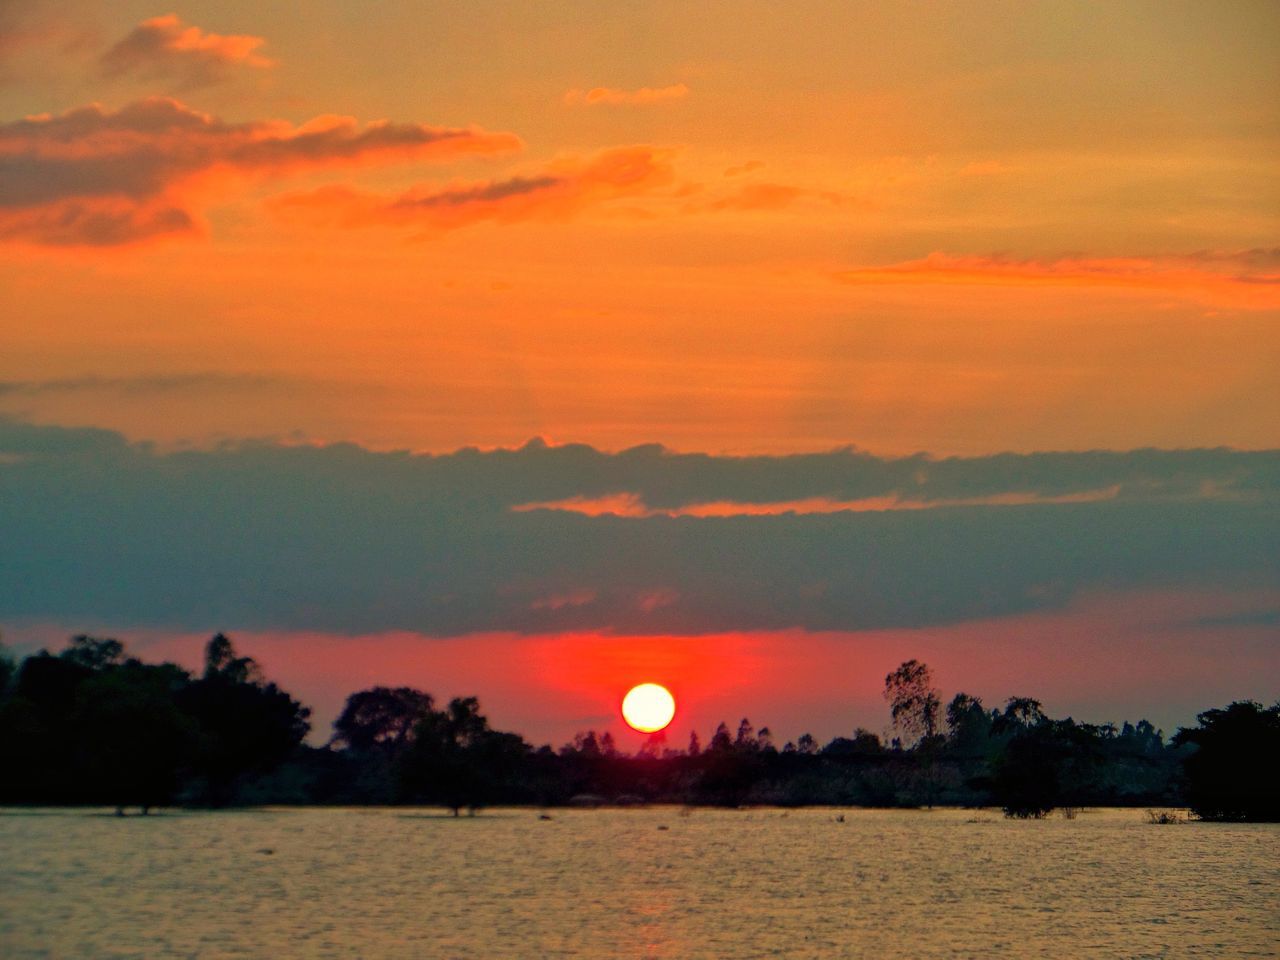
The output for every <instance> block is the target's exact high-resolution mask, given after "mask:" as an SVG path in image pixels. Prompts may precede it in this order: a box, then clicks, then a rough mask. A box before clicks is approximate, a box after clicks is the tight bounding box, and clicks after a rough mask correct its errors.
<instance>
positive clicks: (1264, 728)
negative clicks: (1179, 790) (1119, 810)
mask: <svg viewBox="0 0 1280 960" xmlns="http://www.w3.org/2000/svg"><path fill="white" fill-rule="evenodd" d="M1196 719H1197V720H1198V721H1199V726H1197V727H1193V728H1191V729H1182V730H1179V731H1178V733H1177V735H1176V736H1175V737H1174V742H1175V743H1178V744H1185V745H1188V746H1189V747H1191V748H1192V752H1191V753H1190V755H1189V756H1188V757H1187V759H1186V763H1185V770H1186V779H1187V784H1186V793H1187V802H1188V803H1189V804H1190V805H1191V808H1192V809H1193V810H1195V812H1196V813H1197V814H1198V815H1199V816H1201V817H1203V818H1205V819H1206V820H1262V821H1270V822H1276V821H1280V703H1277V704H1275V705H1274V706H1271V707H1267V708H1265V709H1264V708H1263V707H1262V705H1261V704H1258V703H1254V702H1252V701H1238V702H1236V703H1233V704H1231V705H1230V706H1228V707H1225V708H1224V709H1221V710H1206V711H1205V712H1204V713H1202V714H1200V715H1199V716H1198V717H1197V718H1196Z"/></svg>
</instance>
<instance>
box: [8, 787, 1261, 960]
mask: <svg viewBox="0 0 1280 960" xmlns="http://www.w3.org/2000/svg"><path fill="white" fill-rule="evenodd" d="M840 815H843V816H844V822H838V821H837V819H836V818H837V817H838V816H840ZM551 816H552V819H551V820H540V819H539V817H538V812H537V811H530V810H493V811H486V812H484V813H483V814H481V815H480V816H478V817H476V818H475V819H468V818H465V817H464V818H462V819H459V820H454V819H453V818H450V817H446V816H442V815H439V814H437V813H436V812H435V811H429V810H421V811H418V810H402V809H400V810H317V809H310V810H262V811H242V812H231V813H217V814H212V813H167V814H164V815H160V816H152V817H148V818H142V817H128V818H124V819H119V818H116V817H113V816H109V815H102V814H97V813H88V812H85V811H54V810H39V811H16V810H9V811H0V956H3V957H4V958H6V960H36V958H40V960H45V958H49V960H53V958H57V960H79V958H86V960H89V958H107V957H110V958H126V957H128V958H146V960H158V958H170V957H173V958H178V957H181V958H198V960H215V958H216V960H222V958H233V957H234V958H245V957H252V958H280V960H283V958H292V957H299V958H306V957H317V958H319V957H326V958H327V957H343V958H370V960H376V958H405V960H410V958H412V960H418V958H476V960H495V958H503V957H530V958H540V957H580V958H603V957H622V958H632V957H672V958H694V957H717V958H733V960H745V958H751V957H813V958H832V957H867V958H877V960H879V958H891V957H901V958H912V960H923V958H933V957H982V958H987V957H1010V958H1032V957H1051V958H1073V957H1081V958H1086V957H1098V958H1102V957H1106V958H1120V957H1161V958H1177V957H1227V958H1244V957H1277V956H1280V827H1277V826H1274V825H1271V826H1267V825H1260V826H1246V825H1214V824H1194V823H1188V824H1174V825H1166V826H1157V825H1153V824H1150V823H1147V822H1146V817H1145V814H1144V813H1143V812H1142V811H1133V810H1110V811H1086V812H1084V813H1082V814H1080V816H1079V817H1077V818H1076V819H1074V820H1066V819H1061V818H1059V819H1050V820H1044V821H1030V822H1018V821H1008V820H1004V819H1003V818H1001V817H1000V816H999V815H998V814H996V813H989V812H988V813H983V812H975V811H956V810H939V811H934V812H924V811H867V810H850V811H843V812H842V811H833V810H817V809H813V810H792V811H782V810H751V811H711V810H695V811H691V812H688V811H681V810H679V809H675V808H650V809H644V810H598V811H585V810H584V811H553V812H552V813H551Z"/></svg>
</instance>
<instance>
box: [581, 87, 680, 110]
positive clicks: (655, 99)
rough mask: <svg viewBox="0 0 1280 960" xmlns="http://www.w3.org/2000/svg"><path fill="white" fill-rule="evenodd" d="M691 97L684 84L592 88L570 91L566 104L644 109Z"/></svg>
mask: <svg viewBox="0 0 1280 960" xmlns="http://www.w3.org/2000/svg"><path fill="white" fill-rule="evenodd" d="M687 96H689V88H688V87H687V86H686V85H685V84H683V83H673V84H671V85H670V86H666V87H640V88H639V89H638V90H622V89H619V88H617V87H592V88H591V89H590V90H579V89H574V90H569V91H568V92H566V93H565V95H564V102H565V103H566V104H568V105H569V106H571V107H577V106H582V107H600V106H605V107H644V106H651V105H653V104H656V103H670V102H671V101H672V100H683V99H684V98H685V97H687Z"/></svg>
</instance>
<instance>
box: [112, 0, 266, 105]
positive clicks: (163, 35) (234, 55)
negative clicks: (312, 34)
mask: <svg viewBox="0 0 1280 960" xmlns="http://www.w3.org/2000/svg"><path fill="white" fill-rule="evenodd" d="M265 42H266V41H265V40H263V39H262V37H254V36H248V35H243V34H240V35H230V36H223V35H220V34H216V33H205V32H204V31H203V30H201V29H200V28H199V27H192V26H184V25H183V23H182V21H181V20H179V19H178V17H177V15H176V14H167V15H166V16H163V17H152V18H151V19H150V20H143V21H142V22H141V23H140V24H138V25H137V26H136V27H134V29H133V30H132V31H131V32H130V33H129V34H128V35H127V36H126V37H124V38H123V39H122V40H120V41H119V42H118V43H116V44H115V45H114V46H113V47H111V49H109V50H107V51H106V52H105V53H103V54H102V56H101V57H100V58H99V66H100V68H101V70H102V73H103V75H104V76H106V77H120V76H127V75H134V76H137V77H140V78H141V79H144V80H156V79H172V80H175V81H177V82H178V84H179V86H180V87H182V88H184V89H192V88H195V87H203V86H208V85H210V84H214V83H218V82H220V81H222V80H225V79H226V78H227V76H228V75H229V72H230V70H231V69H232V68H234V67H241V66H243V67H254V68H257V69H265V68H267V67H271V66H274V65H275V61H273V60H270V59H268V58H267V57H264V56H262V55H261V54H259V53H258V52H257V51H258V48H259V47H261V46H262V45H263V44H264V43H265Z"/></svg>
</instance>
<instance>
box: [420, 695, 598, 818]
mask: <svg viewBox="0 0 1280 960" xmlns="http://www.w3.org/2000/svg"><path fill="white" fill-rule="evenodd" d="M591 739H592V742H593V743H594V742H595V735H594V734H592V735H591ZM595 750H596V755H597V756H599V755H600V751H599V746H598V745H596V747H595ZM529 752H530V750H529V745H528V744H526V743H525V742H524V740H522V739H521V738H520V737H519V736H517V735H516V734H513V733H501V732H499V731H495V730H491V729H490V728H489V721H488V720H487V719H486V718H485V717H484V716H483V715H482V714H481V713H480V702H479V701H478V700H477V699H476V698H475V697H455V698H454V699H453V700H450V701H449V705H448V706H447V707H446V708H445V709H444V710H441V711H438V712H437V711H432V712H431V713H429V714H428V715H427V716H426V717H424V718H423V719H422V720H421V721H420V722H419V723H418V726H417V728H416V730H415V733H414V739H413V742H412V744H411V745H410V746H409V748H408V750H407V751H406V752H405V755H404V758H403V760H402V762H401V783H402V785H403V788H404V790H405V793H406V796H407V797H408V799H411V800H415V801H418V802H425V803H439V804H441V805H443V806H445V807H448V808H449V809H450V810H452V811H453V814H454V816H457V815H458V813H459V811H460V810H461V809H462V808H463V807H467V808H469V809H470V811H471V812H472V813H474V812H475V811H476V809H478V808H479V807H481V806H483V805H485V804H487V803H491V802H493V801H494V800H496V799H504V798H507V799H509V798H511V797H512V795H513V794H514V793H515V789H516V783H515V775H516V773H517V772H518V769H519V766H520V764H521V762H522V760H523V759H524V758H525V757H526V756H527V755H528V754H529Z"/></svg>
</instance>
